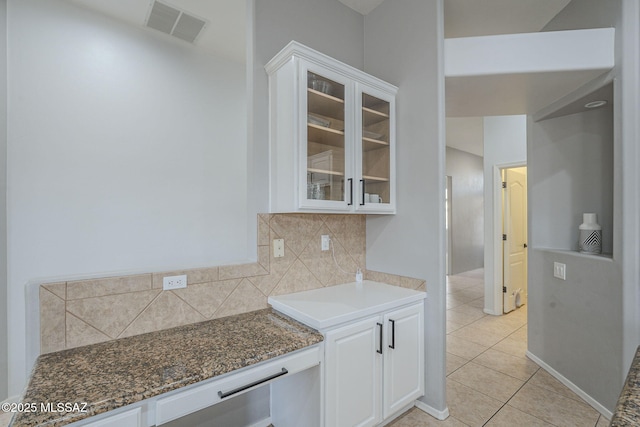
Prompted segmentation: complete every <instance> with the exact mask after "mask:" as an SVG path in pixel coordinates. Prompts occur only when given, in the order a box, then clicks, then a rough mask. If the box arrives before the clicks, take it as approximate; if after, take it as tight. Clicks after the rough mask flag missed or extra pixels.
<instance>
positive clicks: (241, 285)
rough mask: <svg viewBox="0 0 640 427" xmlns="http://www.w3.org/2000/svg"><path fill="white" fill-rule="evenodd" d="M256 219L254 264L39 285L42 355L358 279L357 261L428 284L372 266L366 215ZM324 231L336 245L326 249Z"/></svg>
mask: <svg viewBox="0 0 640 427" xmlns="http://www.w3.org/2000/svg"><path fill="white" fill-rule="evenodd" d="M256 220H257V232H258V247H257V258H258V259H257V262H255V263H250V264H240V265H225V266H212V267H205V268H198V269H187V270H173V271H164V272H151V273H146V274H137V275H131V276H118V277H106V278H101V279H91V280H76V281H72V282H56V283H47V284H43V285H41V288H40V317H41V322H40V324H41V328H40V337H41V339H40V342H41V349H40V351H41V353H48V352H52V351H58V350H62V349H66V348H73V347H78V346H82V345H87V344H93V343H96V342H100V341H105V340H110V339H115V338H122V337H126V336H131V335H137V334H142V333H146V332H153V331H157V330H161V329H166V328H171V327H174V326H179V325H183V324H188V323H195V322H200V321H204V320H209V319H214V318H218V317H224V316H229V315H233V314H240V313H244V312H248V311H253V310H257V309H260V308H265V307H267V306H268V304H267V298H268V297H269V296H270V295H280V294H285V293H291V292H299V291H303V290H308V289H316V288H321V287H324V286H333V285H336V284H340V283H347V282H350V281H353V279H354V275H355V272H356V269H357V268H358V267H359V268H361V269H362V271H363V273H364V275H365V278H367V279H370V280H376V281H381V282H386V283H390V284H392V285H396V286H402V287H406V288H412V289H424V288H425V283H424V281H423V280H419V279H413V278H410V277H403V276H397V275H392V274H387V273H379V272H375V271H367V270H366V268H365V267H366V265H365V263H366V217H365V216H364V215H334V214H259V215H258V216H257V219H256ZM323 234H328V235H329V236H330V238H331V248H332V250H329V251H321V250H320V236H322V235H323ZM277 238H283V239H284V240H285V254H284V257H281V258H274V257H273V254H272V243H271V242H272V241H273V239H277ZM333 253H335V261H334V255H333ZM336 262H337V264H338V265H337V266H336ZM343 270H344V271H343ZM179 274H186V275H187V283H188V285H187V287H186V288H185V289H177V290H173V291H163V290H162V278H163V277H165V276H173V275H179Z"/></svg>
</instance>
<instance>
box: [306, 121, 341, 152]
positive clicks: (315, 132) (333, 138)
mask: <svg viewBox="0 0 640 427" xmlns="http://www.w3.org/2000/svg"><path fill="white" fill-rule="evenodd" d="M307 139H308V140H309V141H310V142H317V143H318V144H324V145H329V146H332V147H338V148H344V132H343V131H339V130H336V129H331V128H326V127H323V126H317V125H312V124H311V123H307Z"/></svg>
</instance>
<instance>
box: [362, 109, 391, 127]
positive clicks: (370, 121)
mask: <svg viewBox="0 0 640 427" xmlns="http://www.w3.org/2000/svg"><path fill="white" fill-rule="evenodd" d="M385 120H389V115H388V114H385V113H381V112H380V111H376V110H372V109H370V108H367V107H362V124H363V126H365V127H367V126H371V125H375V124H376V123H380V122H383V121H385Z"/></svg>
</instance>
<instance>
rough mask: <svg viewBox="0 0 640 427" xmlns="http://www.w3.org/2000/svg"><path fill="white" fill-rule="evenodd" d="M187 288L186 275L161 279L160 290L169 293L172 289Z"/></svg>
mask: <svg viewBox="0 0 640 427" xmlns="http://www.w3.org/2000/svg"><path fill="white" fill-rule="evenodd" d="M186 287H187V275H186V274H183V275H180V276H166V277H163V278H162V289H164V290H165V291H170V290H172V289H181V288H186Z"/></svg>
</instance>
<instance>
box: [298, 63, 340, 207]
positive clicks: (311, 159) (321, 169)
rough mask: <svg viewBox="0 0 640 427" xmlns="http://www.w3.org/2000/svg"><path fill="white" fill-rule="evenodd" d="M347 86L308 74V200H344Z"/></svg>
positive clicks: (317, 75)
mask: <svg viewBox="0 0 640 427" xmlns="http://www.w3.org/2000/svg"><path fill="white" fill-rule="evenodd" d="M344 107H345V104H344V85H342V84H340V83H336V82H335V81H333V80H330V79H327V78H325V77H322V76H321V75H319V74H315V73H312V72H308V73H307V114H308V115H307V199H314V200H338V201H341V200H345V197H344V190H345V189H344V167H345V160H344V148H345V146H344Z"/></svg>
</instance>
